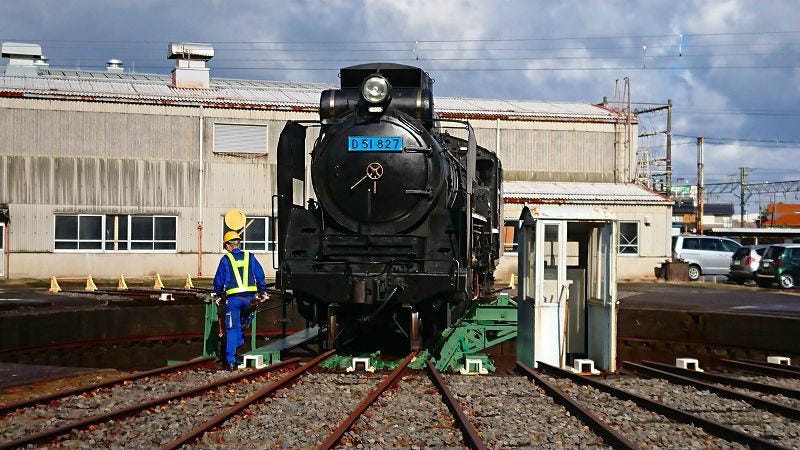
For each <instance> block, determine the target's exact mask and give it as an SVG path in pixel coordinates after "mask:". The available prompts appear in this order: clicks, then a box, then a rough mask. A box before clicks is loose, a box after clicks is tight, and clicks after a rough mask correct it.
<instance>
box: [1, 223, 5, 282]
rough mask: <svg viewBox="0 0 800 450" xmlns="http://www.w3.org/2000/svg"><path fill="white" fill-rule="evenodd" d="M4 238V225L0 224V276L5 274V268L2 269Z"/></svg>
mask: <svg viewBox="0 0 800 450" xmlns="http://www.w3.org/2000/svg"><path fill="white" fill-rule="evenodd" d="M5 237H6V224H4V223H0V276H3V275H5V274H6V268H5V267H4V264H5V262H6V254H5Z"/></svg>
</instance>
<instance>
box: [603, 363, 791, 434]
mask: <svg viewBox="0 0 800 450" xmlns="http://www.w3.org/2000/svg"><path fill="white" fill-rule="evenodd" d="M606 382H607V383H609V384H611V385H613V386H615V387H618V388H620V389H624V390H627V391H629V392H635V393H637V394H641V395H643V396H645V397H648V398H650V399H653V400H656V401H658V402H661V403H664V404H666V405H669V406H671V407H673V408H677V409H681V410H684V411H687V412H690V413H692V414H696V415H699V416H701V417H705V418H706V419H710V420H713V421H716V422H720V423H723V424H726V425H729V426H731V427H732V428H735V429H737V430H739V431H744V432H745V433H749V434H751V435H753V436H757V437H760V438H763V439H766V440H769V441H773V442H776V443H778V444H781V445H784V446H787V447H795V448H798V447H800V422H797V421H795V420H792V419H788V418H786V417H784V416H781V415H778V414H773V413H771V412H769V411H765V410H762V409H759V408H756V407H754V406H752V405H750V404H749V403H746V402H744V401H740V400H732V399H727V398H724V397H720V396H719V395H716V394H714V393H712V392H709V391H706V390H702V389H697V388H695V387H692V386H684V385H680V384H673V383H670V382H668V381H666V380H663V379H659V378H636V377H627V376H621V377H614V378H608V379H607V380H606Z"/></svg>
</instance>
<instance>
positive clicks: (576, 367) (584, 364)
mask: <svg viewBox="0 0 800 450" xmlns="http://www.w3.org/2000/svg"><path fill="white" fill-rule="evenodd" d="M572 366H573V367H572V371H573V372H576V373H590V374H592V375H599V374H600V371H599V370H597V369H595V368H594V361H593V360H591V359H576V360H575V361H573V362H572Z"/></svg>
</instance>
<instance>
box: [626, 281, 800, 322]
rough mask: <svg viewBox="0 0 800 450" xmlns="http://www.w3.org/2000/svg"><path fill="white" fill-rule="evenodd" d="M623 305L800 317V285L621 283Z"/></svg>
mask: <svg viewBox="0 0 800 450" xmlns="http://www.w3.org/2000/svg"><path fill="white" fill-rule="evenodd" d="M617 292H618V295H617V297H618V299H619V301H620V308H623V309H624V308H648V309H667V310H688V311H706V312H708V311H716V312H726V313H740V314H758V315H762V314H763V315H782V316H800V288H795V289H792V290H780V289H765V288H759V287H756V286H740V285H736V284H729V283H713V282H693V283H663V282H657V283H620V284H619V285H618V286H617Z"/></svg>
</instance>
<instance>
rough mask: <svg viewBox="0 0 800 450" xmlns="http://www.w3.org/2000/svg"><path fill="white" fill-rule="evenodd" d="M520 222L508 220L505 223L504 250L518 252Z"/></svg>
mask: <svg viewBox="0 0 800 450" xmlns="http://www.w3.org/2000/svg"><path fill="white" fill-rule="evenodd" d="M518 225H519V222H518V221H516V220H507V221H506V222H505V223H504V225H503V250H504V251H507V252H516V251H517V245H518V243H519V235H518V232H519V227H518Z"/></svg>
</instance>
